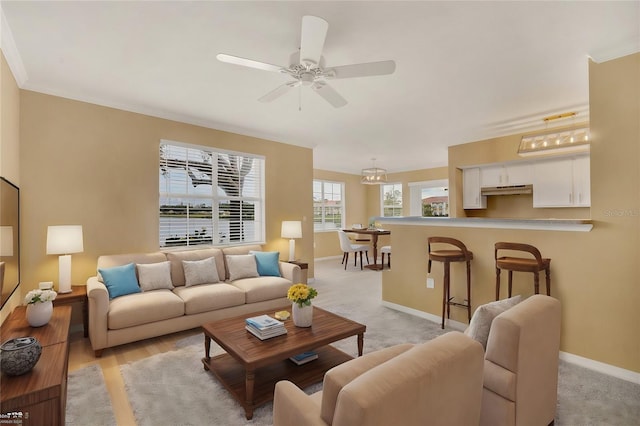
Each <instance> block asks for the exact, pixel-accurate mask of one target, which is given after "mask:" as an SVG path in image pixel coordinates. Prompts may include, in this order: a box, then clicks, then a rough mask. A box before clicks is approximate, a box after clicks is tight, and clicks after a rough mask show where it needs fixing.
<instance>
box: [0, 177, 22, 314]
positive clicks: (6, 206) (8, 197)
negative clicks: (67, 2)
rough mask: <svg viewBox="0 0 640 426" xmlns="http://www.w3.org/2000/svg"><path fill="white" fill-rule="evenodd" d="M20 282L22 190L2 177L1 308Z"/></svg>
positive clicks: (0, 217)
mask: <svg viewBox="0 0 640 426" xmlns="http://www.w3.org/2000/svg"><path fill="white" fill-rule="evenodd" d="M19 284H20V190H19V189H18V187H17V186H16V185H14V184H12V183H11V182H9V181H8V180H7V179H5V178H3V177H0V286H1V287H0V288H1V290H2V291H1V292H0V308H2V307H3V306H4V304H5V303H7V300H9V297H11V295H12V294H13V292H14V291H16V288H18V285H19Z"/></svg>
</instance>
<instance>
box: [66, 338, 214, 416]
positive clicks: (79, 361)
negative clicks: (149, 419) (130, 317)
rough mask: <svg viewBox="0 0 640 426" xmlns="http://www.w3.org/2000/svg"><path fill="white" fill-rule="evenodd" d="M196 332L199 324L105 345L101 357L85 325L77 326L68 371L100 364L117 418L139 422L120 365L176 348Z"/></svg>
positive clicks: (71, 340)
mask: <svg viewBox="0 0 640 426" xmlns="http://www.w3.org/2000/svg"><path fill="white" fill-rule="evenodd" d="M196 334H202V331H201V330H200V329H198V328H196V329H193V330H188V331H183V332H179V333H174V334H170V335H168V336H161V337H156V338H153V339H147V340H143V341H141V342H134V343H129V344H126V345H122V346H118V347H115V348H109V349H105V350H104V351H103V352H102V357H100V358H96V357H95V356H94V355H93V350H92V349H91V344H90V343H89V339H88V338H85V337H83V333H82V329H81V328H80V329H78V328H77V327H74V328H73V329H72V332H71V335H70V351H69V372H70V373H71V372H73V371H76V370H79V369H81V368H83V367H86V366H89V365H91V364H97V365H99V366H100V368H101V369H102V374H103V376H104V381H105V383H106V386H107V390H108V392H109V396H110V397H111V404H112V406H113V411H114V416H115V418H116V422H117V423H118V424H119V425H127V426H133V425H135V424H136V420H135V417H134V416H133V410H132V409H131V404H130V403H129V398H128V397H127V392H126V391H125V388H124V381H123V379H122V375H121V374H120V365H123V364H127V363H129V362H133V361H137V360H139V359H143V358H147V357H150V356H152V355H155V354H159V353H163V352H168V351H171V350H174V349H175V343H176V341H178V340H180V339H184V338H186V337H189V336H192V335H196ZM202 341H203V347H202V353H203V355H204V337H203V339H202Z"/></svg>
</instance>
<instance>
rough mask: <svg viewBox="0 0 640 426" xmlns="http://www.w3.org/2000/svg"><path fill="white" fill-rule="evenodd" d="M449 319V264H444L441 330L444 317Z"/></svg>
mask: <svg viewBox="0 0 640 426" xmlns="http://www.w3.org/2000/svg"><path fill="white" fill-rule="evenodd" d="M445 312H446V314H447V318H448V317H449V262H447V261H445V262H444V280H443V286H442V329H444V315H445Z"/></svg>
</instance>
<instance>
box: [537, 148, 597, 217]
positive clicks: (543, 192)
mask: <svg viewBox="0 0 640 426" xmlns="http://www.w3.org/2000/svg"><path fill="white" fill-rule="evenodd" d="M533 170H534V181H533V207H589V206H590V205H591V196H590V193H591V191H590V171H589V156H579V157H565V158H555V159H547V160H540V161H537V162H536V163H535V164H534V166H533Z"/></svg>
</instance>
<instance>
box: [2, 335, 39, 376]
mask: <svg viewBox="0 0 640 426" xmlns="http://www.w3.org/2000/svg"><path fill="white" fill-rule="evenodd" d="M41 353H42V346H41V345H40V342H38V339H36V338H35V337H18V338H16V339H11V340H7V341H6V342H4V343H3V344H2V346H0V370H2V372H3V373H5V374H6V375H7V376H20V375H21V374H25V373H28V372H29V371H31V369H32V368H33V367H34V366H35V365H36V363H37V362H38V360H39V359H40V354H41Z"/></svg>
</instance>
